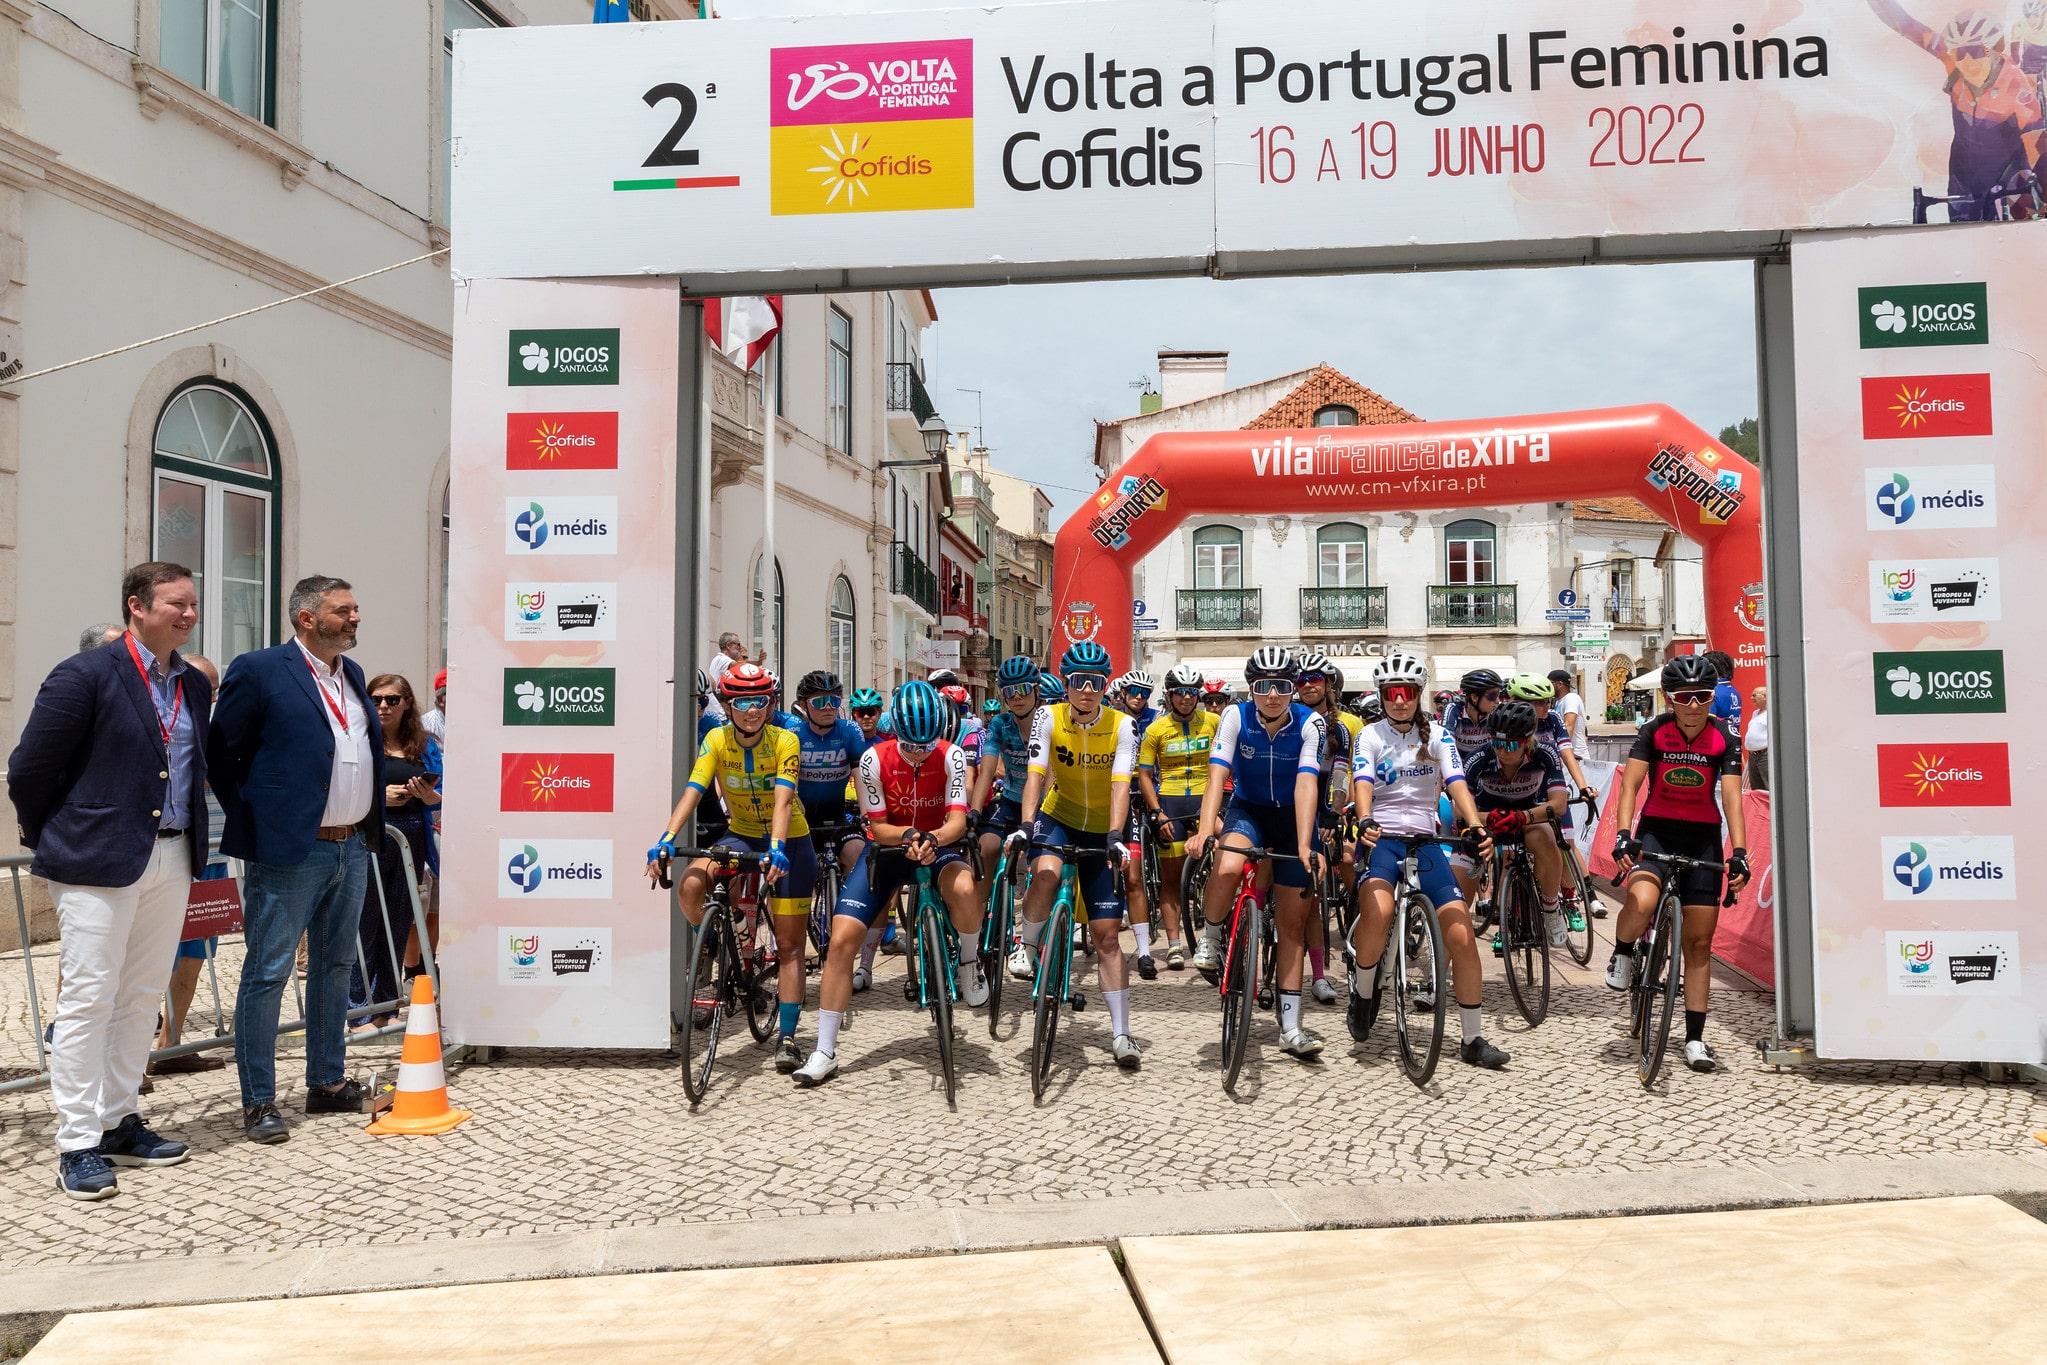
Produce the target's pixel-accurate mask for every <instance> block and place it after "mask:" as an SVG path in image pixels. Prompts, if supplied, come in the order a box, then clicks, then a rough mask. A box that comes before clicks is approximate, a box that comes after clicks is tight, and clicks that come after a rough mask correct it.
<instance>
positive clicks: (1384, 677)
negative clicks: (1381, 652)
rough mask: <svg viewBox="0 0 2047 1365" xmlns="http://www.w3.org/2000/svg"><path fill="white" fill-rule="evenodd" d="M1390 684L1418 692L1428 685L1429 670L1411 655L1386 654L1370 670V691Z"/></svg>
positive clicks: (1375, 690)
mask: <svg viewBox="0 0 2047 1365" xmlns="http://www.w3.org/2000/svg"><path fill="white" fill-rule="evenodd" d="M1390 684H1404V685H1406V686H1408V687H1412V688H1414V689H1415V690H1416V691H1417V692H1419V691H1420V690H1421V689H1422V688H1424V687H1427V686H1428V685H1429V670H1428V669H1427V668H1425V667H1423V666H1422V661H1421V660H1420V659H1417V658H1415V657H1414V655H1412V654H1388V655H1387V656H1386V657H1385V658H1383V659H1381V660H1379V663H1378V666H1377V667H1376V668H1374V669H1373V670H1372V690H1373V691H1374V692H1377V691H1378V690H1379V689H1380V688H1382V687H1386V686H1388V685H1390Z"/></svg>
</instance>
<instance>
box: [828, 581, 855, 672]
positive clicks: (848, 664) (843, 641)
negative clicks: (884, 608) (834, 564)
mask: <svg viewBox="0 0 2047 1365" xmlns="http://www.w3.org/2000/svg"><path fill="white" fill-rule="evenodd" d="M853 619H854V607H853V585H852V584H851V583H849V582H847V581H846V577H845V575H844V574H841V575H840V576H839V577H837V578H834V579H833V580H832V611H831V638H830V640H829V642H828V645H829V648H828V650H827V657H829V658H830V660H831V670H832V672H834V673H836V674H838V675H839V682H840V683H841V684H843V685H844V686H845V687H847V688H848V689H850V688H852V687H853V685H854V683H853Z"/></svg>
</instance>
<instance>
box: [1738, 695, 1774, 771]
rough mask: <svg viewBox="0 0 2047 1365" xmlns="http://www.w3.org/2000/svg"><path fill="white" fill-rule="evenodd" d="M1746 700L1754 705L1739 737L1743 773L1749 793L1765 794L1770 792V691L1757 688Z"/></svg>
mask: <svg viewBox="0 0 2047 1365" xmlns="http://www.w3.org/2000/svg"><path fill="white" fill-rule="evenodd" d="M1748 699H1749V701H1751V702H1752V703H1754V705H1755V715H1754V717H1753V718H1751V719H1750V721H1749V723H1748V730H1747V731H1746V732H1745V733H1744V734H1743V735H1742V737H1741V749H1742V759H1743V762H1744V765H1745V766H1744V769H1743V771H1745V772H1746V773H1747V774H1748V789H1749V790H1750V791H1752V792H1766V791H1768V790H1770V689H1769V688H1767V687H1758V688H1757V689H1756V690H1755V691H1753V692H1751V693H1749V694H1748Z"/></svg>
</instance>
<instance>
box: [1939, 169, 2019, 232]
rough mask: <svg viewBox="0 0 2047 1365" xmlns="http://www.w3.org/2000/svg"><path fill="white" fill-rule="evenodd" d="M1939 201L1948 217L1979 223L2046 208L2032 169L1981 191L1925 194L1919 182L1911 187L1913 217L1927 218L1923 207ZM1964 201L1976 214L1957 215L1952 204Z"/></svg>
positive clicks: (1951, 219)
mask: <svg viewBox="0 0 2047 1365" xmlns="http://www.w3.org/2000/svg"><path fill="white" fill-rule="evenodd" d="M1935 204H1939V205H1940V206H1942V207H1943V208H1945V209H1946V210H1947V212H1948V221H1949V222H1951V223H1953V222H1969V221H1975V222H1979V223H1989V222H2006V221H2009V220H2011V219H2014V218H2037V217H2039V216H2040V214H2041V212H2042V210H2043V209H2047V197H2043V195H2042V191H2041V185H2040V180H2039V177H2037V176H2035V175H2034V174H2033V173H2032V172H2031V171H2019V172H2018V173H2016V174H2015V175H2013V176H2012V177H2011V179H2009V180H2006V181H2003V182H2001V183H1999V184H1996V185H1992V186H1991V187H1990V188H1989V189H1988V190H1986V191H1984V192H1983V193H1982V194H1955V195H1941V194H1928V193H1927V192H1926V191H1925V190H1923V189H1921V188H1919V187H1918V186H1916V185H1915V186H1913V188H1912V221H1913V222H1914V223H1924V222H1926V221H1927V218H1926V211H1927V210H1928V209H1930V208H1932V207H1933V206H1934V205H1935ZM1957 205H1966V206H1968V207H1969V208H1970V209H1972V210H1973V211H1974V213H1975V218H1974V219H1973V220H1971V219H1966V218H1964V219H1957V218H1956V217H1955V216H1954V215H1955V208H1956V206H1957Z"/></svg>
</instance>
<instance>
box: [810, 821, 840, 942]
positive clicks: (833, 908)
mask: <svg viewBox="0 0 2047 1365" xmlns="http://www.w3.org/2000/svg"><path fill="white" fill-rule="evenodd" d="M838 908H839V858H838V853H837V852H836V850H835V851H833V852H832V853H831V854H830V856H828V857H826V858H824V859H823V860H822V861H821V863H820V865H819V867H818V869H817V890H816V891H815V892H814V893H812V895H811V897H810V946H811V947H812V948H813V949H815V950H816V951H815V953H814V954H813V956H814V957H815V958H816V963H817V968H818V970H820V971H822V970H823V968H824V960H825V957H826V956H827V955H828V954H829V953H830V952H831V950H832V916H833V915H835V914H837V913H838Z"/></svg>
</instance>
